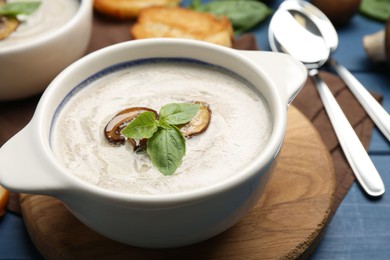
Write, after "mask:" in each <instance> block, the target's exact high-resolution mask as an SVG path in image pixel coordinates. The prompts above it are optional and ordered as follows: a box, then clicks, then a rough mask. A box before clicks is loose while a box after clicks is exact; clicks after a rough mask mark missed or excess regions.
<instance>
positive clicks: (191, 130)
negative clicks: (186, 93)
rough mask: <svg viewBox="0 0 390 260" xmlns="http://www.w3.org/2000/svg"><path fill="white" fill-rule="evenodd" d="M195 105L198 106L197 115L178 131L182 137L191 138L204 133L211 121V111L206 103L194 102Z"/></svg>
mask: <svg viewBox="0 0 390 260" xmlns="http://www.w3.org/2000/svg"><path fill="white" fill-rule="evenodd" d="M194 103H195V104H200V109H199V111H198V113H197V114H196V115H195V116H194V118H192V120H191V121H190V122H188V123H187V124H185V125H183V126H182V127H180V131H181V132H182V134H183V135H184V137H187V138H191V137H192V136H194V135H198V134H201V133H203V132H204V131H206V129H207V128H208V127H209V124H210V120H211V110H210V107H209V105H208V104H207V103H205V102H200V101H196V102H194Z"/></svg>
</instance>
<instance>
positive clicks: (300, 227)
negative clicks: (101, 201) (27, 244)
mask: <svg viewBox="0 0 390 260" xmlns="http://www.w3.org/2000/svg"><path fill="white" fill-rule="evenodd" d="M334 189H335V178H334V170H333V163H332V160H331V157H330V154H329V152H328V151H327V149H326V147H325V146H324V144H323V142H322V140H321V138H320V136H319V134H318V132H317V131H316V129H315V128H314V126H313V125H312V124H311V123H310V122H309V121H308V120H307V119H306V118H305V117H304V116H303V115H302V114H301V113H300V112H299V111H298V110H297V109H296V108H294V107H290V108H289V112H288V125H287V133H286V138H285V142H284V146H283V148H282V150H281V153H280V156H279V159H278V162H277V166H276V169H275V173H274V175H273V176H272V178H271V180H270V183H269V185H268V186H267V189H266V191H265V194H264V195H263V197H262V198H261V200H260V201H259V202H258V203H257V205H256V206H255V208H254V209H253V210H252V211H251V212H250V213H249V214H248V215H247V216H246V217H245V218H244V219H243V220H241V221H240V222H239V223H237V224H236V225H235V226H234V227H232V228H231V229H229V230H228V231H226V232H224V233H222V234H220V235H218V236H216V237H214V238H212V239H209V240H207V241H204V242H202V243H199V244H196V245H192V246H187V247H182V248H176V249H164V250H148V249H142V248H135V247H131V246H126V245H123V244H120V243H117V242H114V241H111V240H109V239H106V238H104V237H102V236H101V235H99V234H97V233H95V232H94V231H92V230H90V229H89V228H88V227H86V226H85V225H84V224H82V223H81V222H80V221H78V220H77V219H76V218H75V217H73V215H71V213H69V211H68V210H67V209H66V208H65V207H64V206H63V204H62V203H61V202H60V201H58V200H57V199H54V198H52V197H47V196H40V195H27V194H22V195H21V207H22V213H23V217H24V220H25V223H26V226H27V229H28V231H29V234H30V236H31V238H32V240H33V242H34V244H35V245H36V246H37V248H38V250H39V251H40V252H41V253H42V255H43V256H44V257H45V258H47V259H90V258H93V259H123V258H127V259H279V258H284V259H286V258H287V259H288V258H291V259H292V258H307V257H308V256H309V255H310V254H311V253H312V251H313V250H314V249H315V248H316V246H317V243H318V242H319V240H320V238H321V235H322V232H323V230H324V228H325V227H326V225H327V223H328V221H329V219H330V209H331V206H332V203H333V199H334ZM96 217H99V216H96ZM145 232H147V231H145Z"/></svg>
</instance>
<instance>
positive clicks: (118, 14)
mask: <svg viewBox="0 0 390 260" xmlns="http://www.w3.org/2000/svg"><path fill="white" fill-rule="evenodd" d="M179 4H180V0H94V1H93V6H94V8H95V10H97V11H98V12H100V13H103V14H106V15H109V16H112V17H115V18H118V19H130V18H134V17H137V16H138V14H139V12H140V11H141V10H143V9H145V8H148V7H151V6H177V5H179Z"/></svg>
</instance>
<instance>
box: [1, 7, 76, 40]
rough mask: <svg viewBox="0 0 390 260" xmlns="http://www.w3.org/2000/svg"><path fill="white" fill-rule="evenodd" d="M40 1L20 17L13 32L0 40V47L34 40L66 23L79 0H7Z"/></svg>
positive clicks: (73, 13)
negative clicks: (33, 9) (35, 7)
mask: <svg viewBox="0 0 390 260" xmlns="http://www.w3.org/2000/svg"><path fill="white" fill-rule="evenodd" d="M26 1H29V2H36V1H39V2H41V5H40V6H39V7H38V9H36V10H35V11H34V12H33V13H32V14H29V15H25V16H23V17H20V19H21V20H22V22H21V23H20V25H19V26H18V28H17V29H16V31H15V32H13V33H12V34H11V35H10V36H8V37H7V38H6V39H4V40H0V48H2V47H7V46H15V45H19V44H23V43H24V42H26V41H31V40H35V39H37V38H39V37H42V36H43V35H45V34H47V33H50V32H52V31H53V30H56V29H58V28H60V27H61V26H63V25H64V24H66V23H67V22H68V21H69V20H70V19H72V17H73V16H74V15H75V14H76V12H77V10H78V8H79V5H80V1H79V0H8V1H7V3H13V2H26Z"/></svg>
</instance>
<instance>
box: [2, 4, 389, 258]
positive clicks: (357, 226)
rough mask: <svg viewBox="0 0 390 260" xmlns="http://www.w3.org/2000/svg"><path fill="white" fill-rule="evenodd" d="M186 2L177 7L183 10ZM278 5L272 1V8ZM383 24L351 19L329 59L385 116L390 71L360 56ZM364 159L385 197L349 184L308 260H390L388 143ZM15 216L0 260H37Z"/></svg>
mask: <svg viewBox="0 0 390 260" xmlns="http://www.w3.org/2000/svg"><path fill="white" fill-rule="evenodd" d="M189 2H190V1H183V3H184V4H188V3H189ZM279 3H280V1H275V4H274V5H273V7H274V8H276V7H277V6H278V4H279ZM268 23H269V20H267V21H265V22H264V23H262V24H261V25H259V26H258V27H257V28H255V29H254V30H253V33H254V34H255V35H256V39H257V42H258V45H259V46H260V48H261V49H262V50H270V48H269V45H268V36H267V31H268ZM382 28H383V24H382V23H379V22H376V21H373V20H370V19H367V18H365V17H363V16H361V15H356V16H355V17H354V18H353V19H352V21H351V23H350V24H349V25H348V26H347V27H344V28H342V29H338V32H339V47H338V49H337V51H336V53H335V55H334V57H335V58H336V60H337V61H338V62H339V63H341V64H343V65H345V66H346V67H347V68H348V69H349V70H350V71H351V72H352V73H353V74H354V75H355V76H356V77H357V78H358V79H359V80H360V81H361V82H362V83H363V85H364V86H366V87H367V89H369V90H371V91H375V92H377V93H379V94H381V95H383V97H384V100H383V106H384V107H385V108H386V110H387V111H388V112H390V67H386V66H383V65H381V66H379V65H375V64H372V63H371V62H370V61H369V60H368V59H367V56H366V54H365V52H364V49H363V46H362V37H363V36H364V35H366V34H370V33H374V32H376V31H378V30H380V29H382ZM369 153H370V157H371V158H372V160H373V162H374V164H375V166H376V167H377V169H378V171H379V172H380V174H381V175H382V177H383V181H384V183H385V186H386V189H387V192H386V193H385V195H384V196H383V197H381V198H380V199H377V200H371V199H369V198H367V197H366V196H365V195H364V194H363V193H362V191H361V189H360V188H359V186H358V185H357V184H356V183H355V184H353V186H352V187H351V189H350V191H349V192H348V194H347V196H346V197H345V198H344V200H343V201H342V203H341V205H340V207H339V208H338V210H337V212H336V214H335V216H334V217H333V219H332V221H331V222H330V224H329V226H328V228H327V230H326V232H325V235H324V237H323V239H322V241H321V243H320V245H319V247H318V249H317V250H316V252H315V253H314V255H313V256H312V259H390V194H389V192H390V143H389V142H388V141H387V140H386V139H385V138H384V137H383V136H382V135H381V134H380V133H379V131H378V130H377V129H375V130H374V134H373V137H372V140H371V144H370V149H369ZM39 258H41V256H40V254H39V252H38V251H37V250H36V249H35V247H34V246H33V244H32V242H31V240H30V238H29V236H28V233H27V231H26V228H25V226H24V224H23V220H22V218H21V217H20V216H18V215H15V214H12V213H8V214H6V215H5V216H4V217H3V218H1V219H0V259H39Z"/></svg>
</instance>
